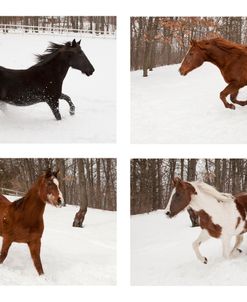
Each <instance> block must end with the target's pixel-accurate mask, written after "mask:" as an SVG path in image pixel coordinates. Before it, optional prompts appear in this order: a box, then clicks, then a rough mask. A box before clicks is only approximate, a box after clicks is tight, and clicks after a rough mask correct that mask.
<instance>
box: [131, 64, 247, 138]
mask: <svg viewBox="0 0 247 302" xmlns="http://www.w3.org/2000/svg"><path fill="white" fill-rule="evenodd" d="M179 66H180V65H171V66H164V67H159V68H155V69H154V71H153V72H150V73H149V76H148V77H147V78H143V77H142V72H141V71H135V72H131V91H132V93H131V94H132V102H131V140H132V143H173V144H176V143H208V144H210V143H220V144H221V143H247V136H246V133H245V131H244V130H243V129H247V106H246V107H240V106H238V105H236V110H235V111H234V110H230V109H225V107H224V105H223V103H222V101H221V100H220V98H219V94H220V91H221V90H223V89H224V88H225V87H226V83H225V82H224V80H223V78H222V76H221V74H220V71H219V70H218V68H217V67H215V66H214V65H212V64H210V63H204V65H202V66H201V67H200V68H198V69H195V70H194V71H192V72H191V73H189V74H188V75H187V76H185V77H183V76H181V75H180V74H179V72H178V68H179ZM238 99H240V100H247V88H243V89H242V90H241V91H240V95H239V97H238Z"/></svg>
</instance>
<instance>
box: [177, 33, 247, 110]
mask: <svg viewBox="0 0 247 302" xmlns="http://www.w3.org/2000/svg"><path fill="white" fill-rule="evenodd" d="M190 44H191V46H190V48H189V50H188V52H187V54H186V55H185V57H184V59H183V61H182V63H181V67H180V68H179V72H180V74H181V75H184V76H185V75H187V74H188V73H189V72H190V71H192V70H194V69H195V68H197V67H199V66H201V65H202V64H203V63H204V62H210V63H212V64H214V65H216V66H217V67H218V68H219V69H220V71H221V74H222V76H223V78H224V80H225V82H226V83H227V84H228V85H227V86H226V88H225V89H224V90H222V91H221V93H220V99H221V100H222V102H223V103H224V105H225V107H226V108H230V109H235V106H234V105H233V104H230V103H228V102H227V100H226V97H227V96H228V95H230V100H231V101H232V103H234V104H238V105H241V106H245V105H247V101H238V100H237V95H238V91H239V89H240V88H242V87H244V86H246V85H247V47H246V46H244V45H240V44H237V43H234V42H231V41H228V40H225V39H223V38H214V39H210V40H201V41H195V40H192V41H191V42H190Z"/></svg>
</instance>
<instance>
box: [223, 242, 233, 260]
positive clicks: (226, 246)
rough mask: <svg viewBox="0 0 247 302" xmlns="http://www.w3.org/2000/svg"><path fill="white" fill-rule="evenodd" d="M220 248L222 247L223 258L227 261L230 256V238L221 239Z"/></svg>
mask: <svg viewBox="0 0 247 302" xmlns="http://www.w3.org/2000/svg"><path fill="white" fill-rule="evenodd" d="M222 247H223V257H224V258H226V259H229V258H230V255H231V237H230V236H223V237H222Z"/></svg>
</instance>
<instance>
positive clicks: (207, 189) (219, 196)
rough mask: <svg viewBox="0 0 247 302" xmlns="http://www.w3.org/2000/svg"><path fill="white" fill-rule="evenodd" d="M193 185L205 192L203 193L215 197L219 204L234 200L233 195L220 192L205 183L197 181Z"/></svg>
mask: <svg viewBox="0 0 247 302" xmlns="http://www.w3.org/2000/svg"><path fill="white" fill-rule="evenodd" d="M192 184H193V185H195V186H196V187H197V188H199V189H200V190H201V191H203V193H205V194H208V195H210V196H212V197H214V198H215V199H216V200H217V201H218V202H229V201H233V200H234V197H233V195H232V194H229V193H222V192H219V191H218V190H216V189H215V188H214V187H213V186H210V185H209V184H207V183H205V182H203V181H195V182H192Z"/></svg>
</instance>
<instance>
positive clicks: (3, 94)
mask: <svg viewBox="0 0 247 302" xmlns="http://www.w3.org/2000/svg"><path fill="white" fill-rule="evenodd" d="M80 42H81V41H78V42H76V41H75V39H74V40H73V41H72V42H67V43H65V44H56V43H50V45H49V47H48V48H47V49H46V52H45V53H44V54H42V55H37V59H38V63H37V64H35V65H33V66H31V67H30V68H28V69H25V70H14V69H7V68H4V67H1V66H0V100H1V101H2V102H4V103H8V104H11V105H16V106H29V105H33V104H36V103H40V102H46V103H47V104H48V106H49V107H50V109H51V111H52V112H53V114H54V116H55V118H56V119H57V120H61V115H60V112H59V99H64V100H65V101H66V102H67V103H68V104H69V106H70V114H71V115H73V114H74V113H75V105H74V104H73V102H72V101H71V98H70V97H69V96H68V95H66V94H64V93H62V84H63V80H64V78H65V76H66V74H67V72H68V69H69V68H70V67H72V68H74V69H78V70H80V71H81V72H82V73H84V74H86V75H87V76H90V75H92V74H93V72H94V67H93V66H92V64H91V63H90V61H89V60H88V58H87V57H86V55H85V54H84V52H83V51H82V49H81V47H80Z"/></svg>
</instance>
